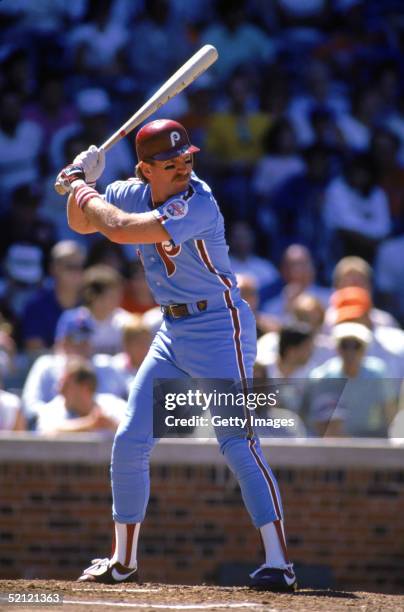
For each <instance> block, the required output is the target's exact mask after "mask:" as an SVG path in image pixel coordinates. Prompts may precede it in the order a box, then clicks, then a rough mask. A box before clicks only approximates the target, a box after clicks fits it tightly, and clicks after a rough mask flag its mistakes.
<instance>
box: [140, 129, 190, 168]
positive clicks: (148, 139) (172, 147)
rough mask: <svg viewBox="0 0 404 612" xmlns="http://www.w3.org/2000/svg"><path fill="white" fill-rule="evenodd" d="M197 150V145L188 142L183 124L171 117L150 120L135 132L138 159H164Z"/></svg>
mask: <svg viewBox="0 0 404 612" xmlns="http://www.w3.org/2000/svg"><path fill="white" fill-rule="evenodd" d="M197 151H199V149H198V147H195V146H194V145H192V144H191V143H190V141H189V137H188V134H187V131H186V129H185V128H184V126H183V125H181V123H178V121H172V120H171V119H157V120H156V121H150V123H146V125H144V126H143V127H142V128H140V130H139V131H138V133H137V134H136V153H137V157H138V160H139V161H147V160H148V159H156V160H159V161H164V160H166V159H171V158H172V157H177V156H178V155H184V153H196V152H197Z"/></svg>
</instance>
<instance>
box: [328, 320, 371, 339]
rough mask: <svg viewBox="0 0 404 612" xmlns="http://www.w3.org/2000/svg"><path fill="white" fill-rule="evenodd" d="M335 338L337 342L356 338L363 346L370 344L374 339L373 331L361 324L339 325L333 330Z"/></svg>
mask: <svg viewBox="0 0 404 612" xmlns="http://www.w3.org/2000/svg"><path fill="white" fill-rule="evenodd" d="M333 336H334V338H335V339H336V340H337V342H338V341H340V340H343V339H345V338H355V340H358V341H359V342H361V343H362V344H369V342H370V341H371V339H372V333H371V331H370V330H369V329H368V328H367V327H366V326H365V325H362V324H361V323H339V324H338V325H336V326H335V327H334V329H333Z"/></svg>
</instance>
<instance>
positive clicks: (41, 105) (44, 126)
mask: <svg viewBox="0 0 404 612" xmlns="http://www.w3.org/2000/svg"><path fill="white" fill-rule="evenodd" d="M38 94H39V95H38V100H33V101H32V102H31V103H29V104H27V105H26V107H25V108H24V112H23V116H24V118H25V119H26V120H27V121H32V122H33V123H35V124H36V125H38V127H39V128H40V129H41V131H42V133H43V147H45V146H46V147H48V146H49V143H50V141H51V139H52V138H53V135H54V134H55V133H56V132H57V131H58V130H59V129H60V128H62V127H65V126H66V125H69V124H72V123H74V122H75V121H77V111H76V109H75V108H74V105H73V104H72V103H71V102H70V101H69V98H68V95H67V92H66V89H65V79H64V77H63V75H62V74H61V72H60V71H58V72H48V71H46V72H44V74H40V75H39V79H38ZM43 153H47V151H43ZM71 159H73V158H71Z"/></svg>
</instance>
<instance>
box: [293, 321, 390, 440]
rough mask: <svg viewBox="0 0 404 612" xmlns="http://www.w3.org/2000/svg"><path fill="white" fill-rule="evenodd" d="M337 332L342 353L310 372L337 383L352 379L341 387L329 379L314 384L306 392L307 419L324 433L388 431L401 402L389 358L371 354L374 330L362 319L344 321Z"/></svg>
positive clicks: (375, 433) (377, 434)
mask: <svg viewBox="0 0 404 612" xmlns="http://www.w3.org/2000/svg"><path fill="white" fill-rule="evenodd" d="M333 333H334V337H335V341H336V346H337V352H338V355H337V356H336V357H334V358H332V359H330V360H328V361H326V362H325V363H324V364H323V365H322V366H320V367H318V368H316V369H314V370H313V371H312V373H311V378H312V379H315V380H316V381H317V380H319V381H323V383H324V381H327V380H328V379H331V382H334V383H335V380H336V379H339V378H342V379H347V382H346V385H343V386H340V387H339V386H338V385H335V384H327V383H326V384H321V383H320V384H318V385H311V386H310V388H309V396H308V397H306V398H305V404H306V406H305V410H307V413H306V420H305V422H306V425H309V426H310V428H311V429H312V430H313V432H315V433H317V434H318V435H324V436H327V435H332V436H335V435H348V436H357V437H361V436H365V437H385V436H387V430H388V426H389V423H390V422H391V420H392V418H393V416H394V414H395V412H396V410H397V402H396V399H395V393H394V390H393V389H392V387H391V385H389V382H388V380H387V377H388V372H387V368H386V364H385V363H384V362H383V360H381V359H379V358H377V357H370V356H367V355H366V348H367V346H368V345H369V343H370V341H371V337H372V334H371V332H370V330H369V329H368V328H367V327H365V326H364V325H361V324H359V323H341V324H338V325H336V326H335V328H334V332H333ZM336 389H337V390H338V392H339V393H338V392H337V393H335V391H336ZM341 391H342V394H341V395H340V393H341Z"/></svg>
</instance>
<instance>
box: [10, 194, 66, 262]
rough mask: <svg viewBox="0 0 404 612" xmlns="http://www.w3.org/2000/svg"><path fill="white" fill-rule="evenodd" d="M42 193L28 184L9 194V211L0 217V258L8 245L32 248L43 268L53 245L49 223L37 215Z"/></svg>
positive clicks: (51, 225)
mask: <svg viewBox="0 0 404 612" xmlns="http://www.w3.org/2000/svg"><path fill="white" fill-rule="evenodd" d="M41 198H42V193H41V191H40V190H39V188H38V187H37V186H35V185H32V184H24V185H20V186H19V187H16V189H14V191H13V192H12V193H11V194H10V208H9V209H8V210H6V211H5V212H4V213H3V214H2V215H1V216H0V258H1V259H2V258H3V257H4V255H5V253H6V251H7V249H9V247H10V246H12V245H13V244H16V243H19V244H24V245H33V246H35V247H38V248H39V249H40V250H41V252H42V259H43V264H44V267H45V269H46V268H47V265H48V260H49V254H50V250H51V248H52V246H53V245H54V244H55V242H56V231H55V227H54V225H53V223H52V222H51V221H49V220H48V219H47V218H45V217H44V216H43V215H42V214H41V210H40V203H41Z"/></svg>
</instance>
